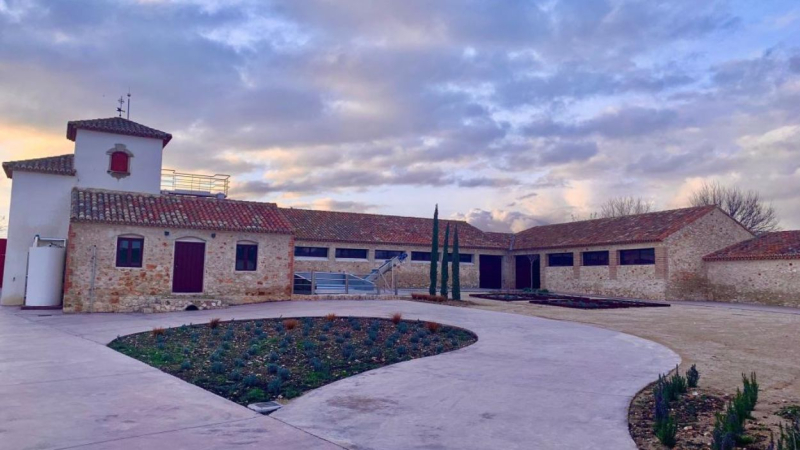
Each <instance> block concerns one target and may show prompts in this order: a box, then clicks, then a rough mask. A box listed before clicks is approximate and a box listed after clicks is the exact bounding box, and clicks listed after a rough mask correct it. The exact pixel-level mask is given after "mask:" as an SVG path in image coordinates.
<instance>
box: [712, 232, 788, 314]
mask: <svg viewBox="0 0 800 450" xmlns="http://www.w3.org/2000/svg"><path fill="white" fill-rule="evenodd" d="M703 261H704V262H705V273H704V274H703V275H704V279H703V283H702V284H701V288H702V289H703V292H702V293H701V297H704V298H708V299H709V300H719V301H728V302H745V303H747V302H756V303H762V304H766V305H774V306H794V307H798V306H800V231H778V232H775V233H766V234H764V235H761V236H758V237H757V238H755V239H751V240H749V241H744V242H740V243H738V244H734V245H732V246H730V247H727V248H724V249H722V250H720V251H717V252H714V253H712V254H710V255H707V256H705V257H704V258H703Z"/></svg>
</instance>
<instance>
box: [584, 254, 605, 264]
mask: <svg viewBox="0 0 800 450" xmlns="http://www.w3.org/2000/svg"><path fill="white" fill-rule="evenodd" d="M583 265H584V266H607V265H608V251H607V250H606V251H599V252H583Z"/></svg>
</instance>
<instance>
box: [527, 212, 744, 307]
mask: <svg viewBox="0 0 800 450" xmlns="http://www.w3.org/2000/svg"><path fill="white" fill-rule="evenodd" d="M752 237H753V235H752V234H751V233H750V232H749V231H747V230H746V229H745V228H744V227H742V226H741V225H740V224H739V223H737V222H736V221H734V220H733V219H731V218H730V217H729V216H728V215H726V214H725V213H723V212H722V211H720V210H712V211H710V212H709V213H707V214H705V215H704V216H702V217H700V218H698V219H697V220H695V221H693V222H692V223H690V224H688V225H686V226H684V227H682V228H681V229H679V230H678V231H676V232H675V233H673V234H671V235H670V236H669V237H667V238H666V239H665V240H664V241H662V242H651V243H639V244H628V245H606V246H591V247H581V248H563V249H551V250H546V251H545V250H539V251H518V252H515V253H516V254H520V255H529V254H538V255H539V256H540V261H541V266H540V273H541V275H540V279H541V286H542V288H546V289H549V290H551V291H557V292H565V293H575V294H594V295H604V296H612V297H628V298H644V299H653V300H692V299H696V300H702V299H711V296H710V295H709V293H708V280H707V279H706V276H705V270H706V269H705V267H706V264H708V263H704V262H703V256H705V255H707V254H709V253H712V252H715V251H717V250H720V249H722V248H725V247H727V246H730V245H733V244H736V243H738V242H742V241H745V240H748V239H751V238H752ZM637 248H654V249H655V257H656V259H655V264H653V265H631V266H623V265H619V251H620V250H626V249H637ZM601 250H608V251H609V265H608V266H582V265H581V263H582V260H581V253H582V252H588V251H601ZM548 253H573V261H574V266H573V267H547V254H548Z"/></svg>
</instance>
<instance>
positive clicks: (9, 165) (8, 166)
mask: <svg viewBox="0 0 800 450" xmlns="http://www.w3.org/2000/svg"><path fill="white" fill-rule="evenodd" d="M74 163H75V157H74V155H61V156H48V157H47V158H36V159H25V160H22V161H7V162H4V163H3V170H4V171H5V172H6V176H7V177H8V178H12V177H13V175H14V171H16V170H19V171H22V172H40V173H51V174H54V175H75V164H74Z"/></svg>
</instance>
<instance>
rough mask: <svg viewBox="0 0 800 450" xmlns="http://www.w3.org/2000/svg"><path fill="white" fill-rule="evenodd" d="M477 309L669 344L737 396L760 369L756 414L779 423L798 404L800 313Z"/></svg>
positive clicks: (490, 304) (509, 305) (488, 304)
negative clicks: (785, 409) (782, 411)
mask: <svg viewBox="0 0 800 450" xmlns="http://www.w3.org/2000/svg"><path fill="white" fill-rule="evenodd" d="M470 300H471V301H472V302H474V304H473V305H471V307H473V308H479V309H486V310H490V311H503V312H510V313H515V314H523V315H529V316H537V317H544V318H548V319H555V320H566V321H571V322H579V323H586V324H593V325H596V326H599V327H602V328H607V329H610V330H616V331H621V332H624V333H629V334H632V335H635V336H639V337H642V338H645V339H649V340H652V341H655V342H658V343H660V344H663V345H665V346H667V347H669V348H671V349H672V350H674V351H675V352H676V353H678V354H679V355H680V356H681V359H682V360H683V362H682V363H681V371H685V370H687V369H688V368H689V367H690V366H691V365H692V364H697V368H698V369H699V370H700V374H701V378H700V384H701V385H702V386H704V387H706V388H710V389H714V390H717V391H719V392H720V393H728V394H732V393H735V392H736V388H737V387H740V386H741V374H742V373H743V372H746V373H750V372H751V371H755V372H756V373H757V374H758V381H759V384H760V386H761V389H762V393H761V396H760V398H759V404H758V406H757V407H756V414H757V415H758V416H759V419H762V420H763V421H764V422H766V423H769V424H777V423H778V421H779V418H778V417H776V416H774V413H775V412H776V411H777V410H778V409H779V408H781V407H782V406H786V405H789V404H800V314H786V313H780V312H774V311H758V310H753V309H745V308H740V307H738V306H736V305H724V304H720V305H718V306H717V305H714V306H705V305H692V304H691V303H688V304H687V303H683V302H682V303H679V304H673V305H672V307H670V308H630V309H611V310H577V309H570V308H559V307H554V306H541V305H532V304H530V303H527V302H501V301H495V300H484V299H479V298H470Z"/></svg>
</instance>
